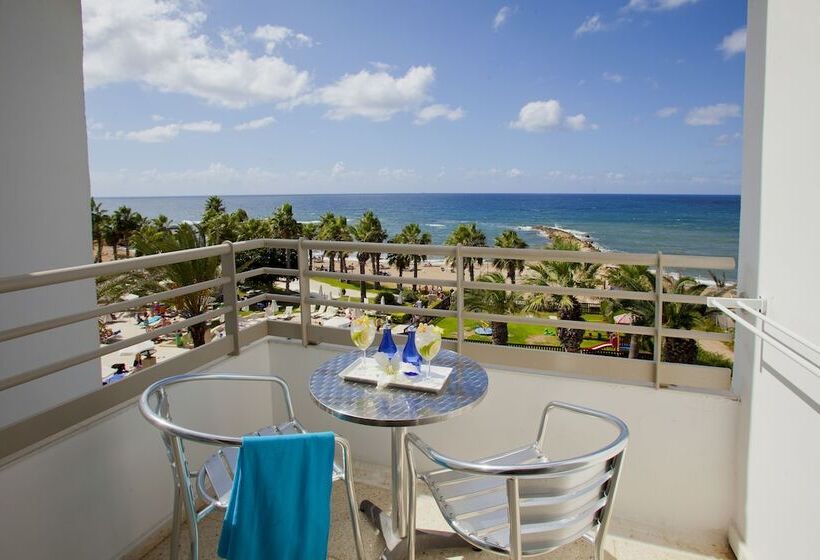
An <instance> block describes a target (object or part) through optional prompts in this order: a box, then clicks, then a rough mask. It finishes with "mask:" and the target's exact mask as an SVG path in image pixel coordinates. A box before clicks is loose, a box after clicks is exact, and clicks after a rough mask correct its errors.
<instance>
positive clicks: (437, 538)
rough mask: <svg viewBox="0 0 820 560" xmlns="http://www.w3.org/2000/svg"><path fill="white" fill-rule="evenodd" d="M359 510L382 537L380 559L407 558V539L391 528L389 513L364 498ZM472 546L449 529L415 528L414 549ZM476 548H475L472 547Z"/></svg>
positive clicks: (401, 559) (395, 559) (400, 559)
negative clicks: (382, 545) (383, 545)
mask: <svg viewBox="0 0 820 560" xmlns="http://www.w3.org/2000/svg"><path fill="white" fill-rule="evenodd" d="M359 510H360V511H361V512H362V513H364V514H365V515H366V516H367V519H368V521H370V523H371V524H372V525H373V526H374V527H376V529H378V530H379V531H380V532H381V534H382V537H383V538H384V544H385V548H384V551H383V552H382V555H381V559H382V560H404V559H405V558H407V539H406V538H405V539H403V538H401V537H400V536H399V535H398V534H397V533H396V530H395V529H394V528H393V518H392V517H391V516H390V514H389V513H387V512H385V511H382V509H381V508H380V507H379V506H377V505H376V504H374V503H373V502H371V501H369V500H364V501H363V502H362V503H361V505H360V506H359ZM463 547H468V548H473V547H472V546H471V545H470V544H468V543H467V542H466V541H464V540H463V539H462V538H461V537H459V536H458V535H456V534H455V533H453V532H450V531H436V530H433V529H419V528H417V529H416V550H418V551H427V550H437V549H443V548H463ZM474 550H477V549H474Z"/></svg>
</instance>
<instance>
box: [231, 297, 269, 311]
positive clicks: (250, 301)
mask: <svg viewBox="0 0 820 560" xmlns="http://www.w3.org/2000/svg"><path fill="white" fill-rule="evenodd" d="M270 300H271V294H259V295H258V296H253V297H250V298H245V299H240V300H239V301H237V302H236V308H237V309H244V308H246V307H250V306H251V305H254V304H257V303H259V302H261V301H270Z"/></svg>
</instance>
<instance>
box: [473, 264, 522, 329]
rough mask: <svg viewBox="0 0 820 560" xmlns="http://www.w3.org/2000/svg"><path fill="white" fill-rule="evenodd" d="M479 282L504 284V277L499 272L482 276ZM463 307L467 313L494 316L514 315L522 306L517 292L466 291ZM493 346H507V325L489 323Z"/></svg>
mask: <svg viewBox="0 0 820 560" xmlns="http://www.w3.org/2000/svg"><path fill="white" fill-rule="evenodd" d="M478 281H479V282H494V283H496V284H504V283H505V282H504V276H503V275H502V274H501V273H499V272H488V273H487V274H482V275H481V277H479V279H478ZM464 307H465V309H467V310H468V311H476V312H483V313H491V314H494V315H515V314H516V313H518V312H519V311H521V309H522V307H523V305H522V301H521V297H520V296H519V294H518V293H517V292H507V291H503V290H466V291H465V292H464ZM490 328H492V331H493V334H492V339H493V344H502V345H503V344H507V340H508V339H509V330H508V327H507V323H504V322H500V321H491V322H490Z"/></svg>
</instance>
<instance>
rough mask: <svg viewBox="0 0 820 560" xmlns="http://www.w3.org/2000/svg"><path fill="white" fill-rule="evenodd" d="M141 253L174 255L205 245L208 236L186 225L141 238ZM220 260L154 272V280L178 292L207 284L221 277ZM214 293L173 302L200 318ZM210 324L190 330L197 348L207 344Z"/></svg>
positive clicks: (184, 312)
mask: <svg viewBox="0 0 820 560" xmlns="http://www.w3.org/2000/svg"><path fill="white" fill-rule="evenodd" d="M134 244H135V246H136V248H137V250H138V251H139V252H140V253H142V254H144V255H152V254H156V253H171V252H173V251H182V250H185V249H196V248H197V247H204V246H205V239H204V236H203V235H201V233H200V232H199V231H197V230H196V229H195V228H194V227H193V226H191V225H189V224H182V225H181V226H180V227H179V228H178V229H177V231H176V232H165V233H164V234H163V235H162V236H161V237H160V238H158V239H146V238H143V237H142V236H139V235H137V236H136V237H135V239H134ZM219 270H220V268H219V257H207V258H204V259H196V260H190V261H183V262H179V263H174V264H168V265H164V266H161V267H156V268H153V269H150V273H151V274H152V277H151V278H152V279H153V280H154V281H156V283H157V284H159V283H160V282H162V285H163V286H165V287H164V288H160V289H158V290H155V291H161V290H163V289H165V290H167V289H174V288H179V287H182V286H188V285H191V284H197V283H199V282H207V281H208V280H213V279H214V278H216V277H217V276H219ZM211 293H212V290H202V291H200V292H195V293H192V294H186V295H184V296H180V297H178V298H175V299H174V300H173V303H174V305H175V306H176V308H177V309H178V310H179V311H180V313H181V314H182V315H183V316H185V317H196V316H198V315H202V314H203V313H205V312H206V311H207V310H208V301H209V299H210V297H211ZM206 329H207V324H206V323H204V322H202V323H197V324H195V325H191V326H190V327H188V332H190V333H191V339H192V340H193V342H194V346H195V347H198V346H202V345H203V344H205V330H206Z"/></svg>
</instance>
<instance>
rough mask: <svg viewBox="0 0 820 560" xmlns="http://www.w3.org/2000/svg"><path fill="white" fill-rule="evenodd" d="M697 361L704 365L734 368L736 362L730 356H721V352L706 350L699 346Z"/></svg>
mask: <svg viewBox="0 0 820 560" xmlns="http://www.w3.org/2000/svg"><path fill="white" fill-rule="evenodd" d="M697 363H698V364H699V365H702V366H714V367H724V368H729V369H732V367H733V366H734V365H735V363H734V362H733V361H732V360H730V359H729V358H726V357H725V356H721V355H720V354H717V353H715V352H710V351H708V350H704V349H703V348H700V347H698V359H697Z"/></svg>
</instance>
